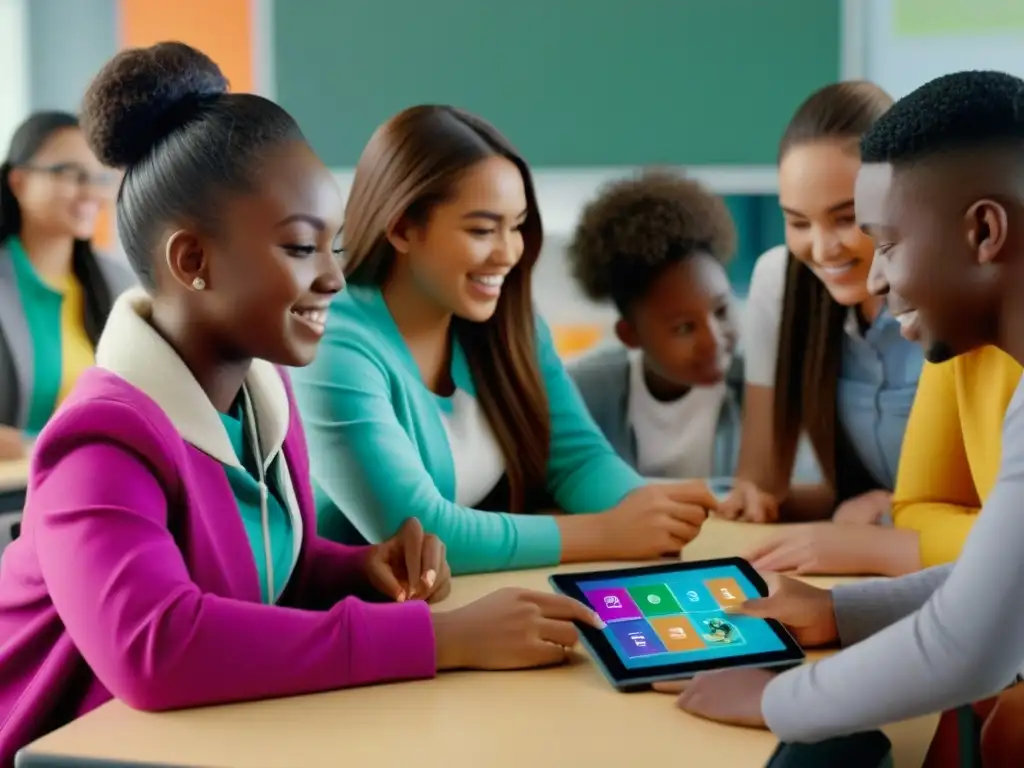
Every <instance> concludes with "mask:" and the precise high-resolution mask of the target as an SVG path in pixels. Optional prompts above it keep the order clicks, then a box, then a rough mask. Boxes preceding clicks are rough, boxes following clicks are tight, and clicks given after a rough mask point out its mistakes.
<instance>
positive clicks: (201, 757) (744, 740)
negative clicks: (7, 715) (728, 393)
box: [26, 520, 937, 768]
mask: <svg viewBox="0 0 1024 768" xmlns="http://www.w3.org/2000/svg"><path fill="white" fill-rule="evenodd" d="M777 530H778V529H777V528H776V529H768V530H766V529H764V528H760V527H755V526H749V525H740V524H737V523H726V522H722V521H717V520H713V521H709V523H708V525H707V526H706V528H705V530H704V531H703V532H702V534H701V536H700V537H699V538H698V539H697V540H696V541H695V542H694V543H693V544H692V545H691V546H690V547H689V548H688V551H687V553H686V555H687V556H686V559H688V560H689V559H700V558H708V557H721V556H725V555H730V554H737V553H743V552H745V551H746V549H747V548H748V547H750V546H752V545H753V544H755V543H756V542H757V541H759V540H761V539H763V538H764V537H765V536H766V535H771V534H772V533H773V532H776V531H777ZM589 567H591V566H580V567H578V568H575V569H574V570H585V569H587V568H589ZM549 573H550V571H548V570H536V571H521V572H515V573H504V574H493V575H481V576H466V577H462V578H459V579H457V580H456V582H455V584H454V588H453V590H452V596H451V598H450V599H449V600H448V601H447V602H446V603H445V604H443V605H442V606H441V609H442V610H443V609H444V608H446V607H452V606H457V605H461V604H464V603H466V602H468V601H470V600H473V599H474V598H477V597H480V596H481V595H484V594H486V593H488V592H490V591H492V590H494V589H496V588H498V587H501V586H507V585H520V586H527V587H533V588H536V589H542V590H547V589H548V588H549V587H548V585H547V581H546V579H547V576H548V574H549ZM339 652H341V649H339ZM880 695H884V692H880ZM936 722H937V719H936V718H934V717H932V718H921V719H919V720H916V721H912V722H910V723H904V724H900V725H897V726H894V727H892V728H890V729H887V733H888V735H889V737H890V739H892V741H893V744H894V747H895V750H894V751H895V757H896V765H897V766H899V768H917V766H920V764H921V762H922V760H923V758H924V754H925V751H926V749H927V746H928V743H929V742H930V740H931V737H932V734H933V732H934V729H935V724H936ZM775 746H776V742H775V739H774V738H773V737H772V735H771V734H769V733H767V732H764V731H751V730H743V729H739V728H732V727H728V726H723V725H718V724H716V723H710V722H706V721H702V720H698V719H697V718H693V717H690V716H688V715H685V714H683V713H681V712H679V711H678V710H676V709H675V708H674V707H673V706H672V699H671V698H670V697H668V696H665V695H662V694H657V693H646V692H645V693H634V694H623V693H617V692H616V691H614V690H613V689H612V688H611V687H610V686H609V685H608V683H607V682H606V681H605V680H604V678H603V677H602V676H601V673H600V672H599V671H598V670H597V669H596V668H595V667H594V666H592V665H591V664H590V663H589V662H588V661H580V662H579V663H576V664H573V665H571V666H565V667H560V668H556V669H547V670H531V671H527V672H500V673H485V672H459V673H450V674H444V675H441V676H440V677H439V678H438V679H436V680H430V681H422V682H414V683H402V684H394V685H381V686H372V687H367V688H361V689H355V690H347V691H337V692H333V693H324V694H317V695H312V696H301V697H295V698H290V699H279V700H276V701H262V702H256V703H252V704H241V705H232V706H224V707H215V708H207V709H203V710H190V711H183V712H171V713H161V714H146V713H142V712H135V711H133V710H131V709H129V708H128V707H126V706H125V705H124V704H121V703H120V702H111V703H110V704H107V705H105V706H103V707H101V708H100V709H98V710H96V711H95V712H93V713H91V714H89V715H87V716H86V717H83V718H81V719H79V720H77V721H76V722H74V723H71V724H70V725H68V726H66V727H64V728H61V729H60V730H58V731H55V732H53V733H51V734H50V735H48V736H45V737H44V738H42V739H40V740H39V741H37V742H35V743H34V744H32V745H31V746H30V747H28V748H27V750H26V751H27V752H28V753H29V754H31V755H33V756H38V757H42V756H43V755H53V756H83V757H92V758H103V759H105V760H122V761H131V762H133V763H134V764H136V765H138V764H140V763H146V762H152V763H157V762H163V763H170V764H175V765H194V766H216V767H218V768H219V767H220V766H225V767H226V766H239V767H242V768H246V767H248V766H252V767H253V768H256V767H258V768H271V767H274V766H281V767H286V766H304V767H308V768H313V767H314V766H325V767H326V766H331V767H332V768H333V766H338V765H342V764H344V765H351V766H358V765H387V766H392V765H395V766H399V765H401V766H414V768H463V766H465V767H466V768H476V767H477V766H480V768H484V767H485V766H486V768H506V766H507V767H509V768H511V767H512V766H515V767H516V768H520V767H521V766H527V765H537V766H541V767H542V768H548V767H549V766H550V767H551V768H561V766H576V765H580V766H591V767H592V768H603V767H604V766H609V767H611V766H615V767H616V768H617V767H618V766H641V765H659V764H666V765H667V764H678V763H680V762H682V763H685V764H689V765H715V766H729V767H730V768H732V766H736V768H745V767H746V766H763V765H764V764H765V762H766V761H767V760H768V757H769V756H770V754H771V752H772V751H773V750H774V748H775Z"/></svg>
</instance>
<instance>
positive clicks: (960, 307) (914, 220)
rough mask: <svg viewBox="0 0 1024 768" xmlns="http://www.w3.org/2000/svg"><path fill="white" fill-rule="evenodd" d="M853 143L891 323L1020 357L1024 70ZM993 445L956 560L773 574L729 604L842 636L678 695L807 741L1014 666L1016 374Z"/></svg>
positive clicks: (1019, 408)
mask: <svg viewBox="0 0 1024 768" xmlns="http://www.w3.org/2000/svg"><path fill="white" fill-rule="evenodd" d="M861 154H862V159H863V162H864V165H863V168H862V169H861V171H860V174H859V176H858V180H857V188H856V214H857V220H858V222H859V224H860V226H861V227H862V228H863V229H864V230H865V231H866V232H867V233H868V234H870V235H871V237H872V238H873V239H874V241H875V246H876V249H877V255H876V258H875V261H874V266H873V267H872V270H871V274H870V276H869V278H868V282H869V286H870V288H871V289H872V291H873V292H875V293H877V294H887V295H888V301H889V306H890V310H891V312H892V313H893V315H895V316H897V317H898V318H899V320H900V323H901V326H902V332H903V334H904V335H905V336H906V337H907V338H910V339H913V340H916V341H919V342H920V343H921V344H922V346H923V347H924V348H925V351H926V356H927V358H928V360H930V361H933V362H940V361H942V360H946V359H949V358H951V357H953V356H955V355H959V354H962V353H964V352H967V351H969V350H971V349H975V348H978V347H980V346H983V345H985V344H993V345H995V346H997V347H999V348H1000V349H1002V350H1004V351H1005V352H1006V353H1007V354H1009V355H1011V356H1012V357H1013V358H1015V359H1016V360H1017V361H1018V362H1021V363H1022V364H1024V291H1022V290H1021V286H1022V285H1024V80H1021V79H1019V78H1017V77H1013V76H1011V75H1008V74H1004V73H1000V72H960V73H956V74H952V75H947V76H944V77H941V78H938V79H936V80H933V81H931V82H929V83H927V84H925V85H923V86H921V87H920V88H919V89H917V90H916V91H914V92H912V93H911V94H909V95H908V96H906V97H904V98H903V99H901V100H900V101H899V102H897V104H896V105H895V106H894V107H893V108H892V109H891V110H890V111H889V112H888V113H887V114H886V115H885V116H883V117H882V118H881V119H880V120H879V121H878V122H877V123H876V124H875V126H874V128H873V129H872V130H871V131H870V132H869V133H868V134H867V135H866V136H865V137H864V138H863V140H862V143H861ZM976 396H977V397H985V396H986V393H985V392H984V391H979V392H977V393H976ZM1002 445H1003V455H1002V462H1001V466H1000V471H999V477H998V480H997V482H996V485H995V487H994V488H993V490H992V492H991V494H990V495H989V497H988V499H987V501H986V503H985V505H984V507H983V508H982V511H981V514H980V516H979V518H978V521H977V523H976V524H975V526H974V529H973V530H972V531H971V534H970V536H969V538H968V539H967V543H966V545H965V546H964V548H963V551H962V553H961V555H960V558H959V559H958V560H957V561H956V562H955V563H953V564H951V565H948V566H939V567H937V568H932V569H929V570H926V571H921V572H919V573H916V574H914V575H911V576H907V577H903V578H899V579H893V580H878V581H868V582H861V583H855V584H849V585H845V586H840V587H836V588H834V589H833V590H831V591H826V590H821V589H816V588H814V587H810V586H808V585H805V584H801V583H799V582H796V581H794V580H791V579H786V578H781V579H779V581H778V582H777V584H776V588H775V591H774V592H773V594H772V595H771V596H769V597H768V598H766V599H761V600H754V601H751V602H749V603H747V604H746V605H745V606H744V607H743V608H741V609H740V610H741V611H745V612H747V613H749V614H753V615H758V616H769V617H774V618H777V619H779V620H780V621H782V622H784V623H786V624H788V625H790V626H791V627H792V628H793V629H794V631H795V633H796V635H797V637H798V639H799V640H800V641H801V642H802V643H803V644H804V645H819V644H829V643H834V642H838V643H840V644H841V645H842V646H843V648H844V650H842V651H841V652H839V653H837V654H835V655H833V656H831V657H829V658H826V659H824V660H822V661H819V662H816V663H813V664H806V665H803V666H801V667H799V668H796V669H792V670H789V671H787V672H783V673H782V674H778V675H776V674H773V673H771V672H768V671H766V670H759V669H734V670H726V671H722V672H717V673H711V674H707V675H704V676H700V677H698V678H695V679H694V680H693V681H692V682H691V683H690V684H689V685H687V686H686V687H685V690H684V691H683V692H682V694H681V695H680V697H679V700H678V703H679V705H680V707H681V708H682V709H684V710H686V711H689V712H691V713H693V714H696V715H700V716H703V717H708V718H711V719H715V720H721V721H725V722H732V723H737V724H743V725H748V726H760V727H765V726H767V727H768V728H770V729H771V730H772V731H773V732H774V733H775V734H776V735H777V736H778V737H779V738H780V739H782V740H784V741H790V742H814V741H819V740H823V739H826V738H829V737H834V736H841V735H845V734H850V733H856V732H859V731H865V730H868V729H873V728H877V727H879V726H881V725H883V724H886V723H892V722H895V721H899V720H903V719H906V718H911V717H916V716H920V715H924V714H926V713H932V712H939V711H942V710H948V709H952V708H954V707H957V706H960V705H964V704H969V703H971V702H974V701H978V700H981V699H985V698H988V697H990V696H992V695H994V694H996V693H998V692H999V691H1000V690H1002V689H1003V688H1005V687H1006V686H1008V685H1010V684H1012V683H1014V682H1015V681H1016V680H1017V679H1019V678H1018V676H1019V673H1020V670H1021V667H1022V666H1024V610H1021V609H1020V600H1021V595H1024V517H1022V514H1024V509H1022V502H1024V384H1022V385H1021V386H1019V387H1018V389H1017V391H1016V393H1015V395H1014V397H1013V400H1012V402H1011V403H1010V406H1009V409H1008V410H1007V413H1006V418H1005V421H1004V424H1003V442H1002ZM944 449H945V450H953V447H952V446H949V447H944V446H936V450H944Z"/></svg>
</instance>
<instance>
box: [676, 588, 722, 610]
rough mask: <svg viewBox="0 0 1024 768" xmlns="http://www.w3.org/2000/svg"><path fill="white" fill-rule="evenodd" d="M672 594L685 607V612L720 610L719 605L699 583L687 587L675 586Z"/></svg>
mask: <svg viewBox="0 0 1024 768" xmlns="http://www.w3.org/2000/svg"><path fill="white" fill-rule="evenodd" d="M672 592H673V594H675V596H676V599H677V600H678V601H679V604H680V605H681V606H683V610H684V611H686V612H687V613H702V612H704V611H717V610H718V603H716V602H715V601H714V600H712V599H711V594H710V593H709V592H708V591H707V590H706V589H705V588H704V585H703V584H701V583H699V582H692V583H690V584H685V585H676V584H673V585H672Z"/></svg>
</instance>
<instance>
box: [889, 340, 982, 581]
mask: <svg viewBox="0 0 1024 768" xmlns="http://www.w3.org/2000/svg"><path fill="white" fill-rule="evenodd" d="M954 363H955V361H953V360H950V361H948V362H945V363H940V364H938V365H935V364H932V363H925V365H924V369H923V370H922V371H921V379H920V381H919V382H918V385H917V395H916V396H915V398H914V405H913V408H912V409H911V412H910V419H909V420H908V422H907V431H906V434H905V435H904V438H903V450H902V452H901V453H900V465H899V471H898V473H897V477H896V490H895V491H894V493H893V501H892V512H893V522H894V524H895V526H896V527H897V528H903V529H907V530H913V531H917V532H918V534H919V536H920V546H921V564H922V566H924V567H925V568H927V567H930V566H933V565H939V564H941V563H947V562H951V561H953V560H955V559H956V558H957V556H959V554H960V549H961V548H962V547H963V544H964V541H965V540H966V539H967V535H968V534H969V533H970V531H971V527H972V526H973V525H974V520H975V517H976V515H977V514H978V512H979V511H980V509H981V499H980V498H979V496H978V491H977V489H976V487H975V483H974V477H973V476H972V473H971V467H970V464H969V462H968V458H967V451H966V449H965V445H964V435H963V426H962V424H961V418H960V416H961V414H960V408H959V405H958V398H957V391H956V377H955V370H954ZM997 439H998V436H997Z"/></svg>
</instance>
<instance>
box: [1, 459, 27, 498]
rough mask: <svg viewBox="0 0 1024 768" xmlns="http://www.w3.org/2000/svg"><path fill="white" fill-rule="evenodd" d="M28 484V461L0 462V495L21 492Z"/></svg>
mask: <svg viewBox="0 0 1024 768" xmlns="http://www.w3.org/2000/svg"><path fill="white" fill-rule="evenodd" d="M27 482H28V459H18V460H17V461H0V493H3V492H5V491H22V490H24V489H25V485H26V483H27Z"/></svg>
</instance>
